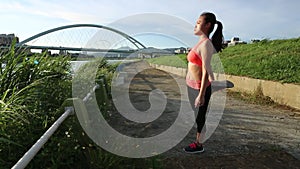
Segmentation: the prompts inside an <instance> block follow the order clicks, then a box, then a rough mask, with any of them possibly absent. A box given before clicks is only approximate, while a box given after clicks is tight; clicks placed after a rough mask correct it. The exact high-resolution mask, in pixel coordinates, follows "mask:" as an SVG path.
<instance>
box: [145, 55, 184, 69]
mask: <svg viewBox="0 0 300 169" xmlns="http://www.w3.org/2000/svg"><path fill="white" fill-rule="evenodd" d="M185 57H186V56H185V55H171V56H162V57H157V58H151V59H147V61H148V62H149V63H153V64H159V65H166V66H173V67H178V68H186V64H187V61H186V60H184V58H185Z"/></svg>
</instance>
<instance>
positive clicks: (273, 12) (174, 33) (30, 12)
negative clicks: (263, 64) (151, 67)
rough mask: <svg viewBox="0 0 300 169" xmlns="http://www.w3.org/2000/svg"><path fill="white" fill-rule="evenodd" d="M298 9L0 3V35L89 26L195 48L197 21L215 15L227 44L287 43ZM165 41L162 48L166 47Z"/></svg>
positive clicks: (210, 3)
mask: <svg viewBox="0 0 300 169" xmlns="http://www.w3.org/2000/svg"><path fill="white" fill-rule="evenodd" d="M299 7H300V1H299V0H251V1H245V0H226V1H225V0H185V1H183V0H147V1H146V0H130V1H128V0H110V1H108V0H84V1H83V0H0V21H1V24H0V25H1V26H0V34H9V33H14V34H15V35H16V36H18V37H19V39H20V41H22V40H24V39H26V38H29V37H31V36H33V35H35V34H38V33H40V32H43V31H46V30H49V29H52V28H55V27H59V26H64V25H70V24H79V23H81V24H83V23H86V24H99V25H107V26H110V27H113V28H116V29H118V30H121V31H122V32H124V33H128V34H129V35H135V36H137V37H139V35H141V34H143V35H144V36H140V40H141V41H143V42H142V43H148V44H149V45H150V46H155V44H151V43H154V41H155V40H150V39H151V37H150V36H148V35H150V34H152V35H155V36H160V35H162V36H161V37H164V38H167V39H173V40H175V41H177V42H181V43H184V44H188V45H191V44H192V43H194V42H195V41H197V37H195V36H194V35H193V26H194V24H195V22H196V20H197V18H198V17H199V15H200V14H201V13H202V12H213V13H214V14H216V16H217V19H218V20H219V21H221V22H222V23H223V27H224V29H223V34H224V37H225V40H230V39H231V38H232V37H239V38H240V39H241V40H243V41H246V42H249V41H250V40H251V39H289V38H298V37H300V22H299V21H300V15H299ZM124 23H125V24H124ZM174 25H177V26H174ZM141 37H143V38H141ZM168 37H169V38H168ZM185 37H186V39H185ZM187 37H188V38H190V39H188V38H187ZM164 38H162V39H161V40H160V43H168V42H167V40H166V42H164V40H163V39H164ZM147 39H148V41H149V42H147ZM152 39H155V38H152ZM156 41H157V39H156ZM169 43H170V42H169Z"/></svg>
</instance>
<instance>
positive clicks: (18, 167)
mask: <svg viewBox="0 0 300 169" xmlns="http://www.w3.org/2000/svg"><path fill="white" fill-rule="evenodd" d="M99 87H100V85H99V84H96V85H95V86H94V87H93V88H92V90H91V91H90V92H89V93H87V94H86V96H85V97H84V98H83V100H82V101H83V103H86V102H87V101H88V99H89V98H90V97H91V96H92V94H93V93H94V92H95V91H96V90H97V89H98V88H99ZM70 115H74V108H73V107H66V108H65V112H64V113H63V114H62V115H61V116H60V117H59V118H58V119H57V120H56V121H55V122H54V123H53V124H52V126H51V127H50V128H49V129H48V130H47V131H46V132H45V133H44V134H43V135H42V136H41V137H40V139H39V140H38V141H37V142H36V143H35V144H34V145H33V146H32V147H31V148H30V149H29V150H28V151H27V152H26V153H25V154H24V155H23V157H22V158H20V160H19V161H18V162H17V163H16V164H15V165H14V166H13V167H12V169H23V168H25V167H26V166H27V165H28V164H29V162H30V161H31V160H32V159H33V158H34V156H35V155H36V154H37V153H38V151H39V150H40V149H41V148H42V147H43V146H44V144H45V143H46V142H47V141H48V140H49V138H50V137H51V136H52V135H53V133H54V132H55V131H56V130H57V129H58V127H59V126H60V125H61V124H62V123H63V122H64V121H65V120H66V119H67V117H69V116H70Z"/></svg>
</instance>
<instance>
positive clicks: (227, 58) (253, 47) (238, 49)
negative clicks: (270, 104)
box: [219, 38, 300, 84]
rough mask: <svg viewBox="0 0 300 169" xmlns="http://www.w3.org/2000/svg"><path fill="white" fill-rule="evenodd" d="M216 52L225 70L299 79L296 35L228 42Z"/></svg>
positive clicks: (299, 42) (299, 49)
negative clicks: (268, 39)
mask: <svg viewBox="0 0 300 169" xmlns="http://www.w3.org/2000/svg"><path fill="white" fill-rule="evenodd" d="M219 56H220V58H221V61H222V63H223V66H224V69H225V72H226V73H227V74H231V75H237V76H247V77H252V78H257V79H265V80H273V81H279V82H285V83H298V84H299V83H300V38H297V39H288V40H273V41H267V40H263V41H261V42H258V43H253V44H247V45H237V46H232V47H228V48H226V49H224V50H223V52H222V53H220V55H219Z"/></svg>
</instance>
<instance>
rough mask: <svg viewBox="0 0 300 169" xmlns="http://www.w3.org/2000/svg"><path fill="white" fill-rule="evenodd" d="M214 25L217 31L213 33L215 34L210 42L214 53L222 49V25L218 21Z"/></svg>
mask: <svg viewBox="0 0 300 169" xmlns="http://www.w3.org/2000/svg"><path fill="white" fill-rule="evenodd" d="M216 24H217V26H218V27H217V30H216V31H215V33H214V34H213V36H212V38H211V41H212V44H213V45H214V47H215V49H216V51H217V52H220V51H222V49H223V48H224V47H223V45H222V44H223V33H222V30H223V25H222V23H221V22H220V21H216Z"/></svg>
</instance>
